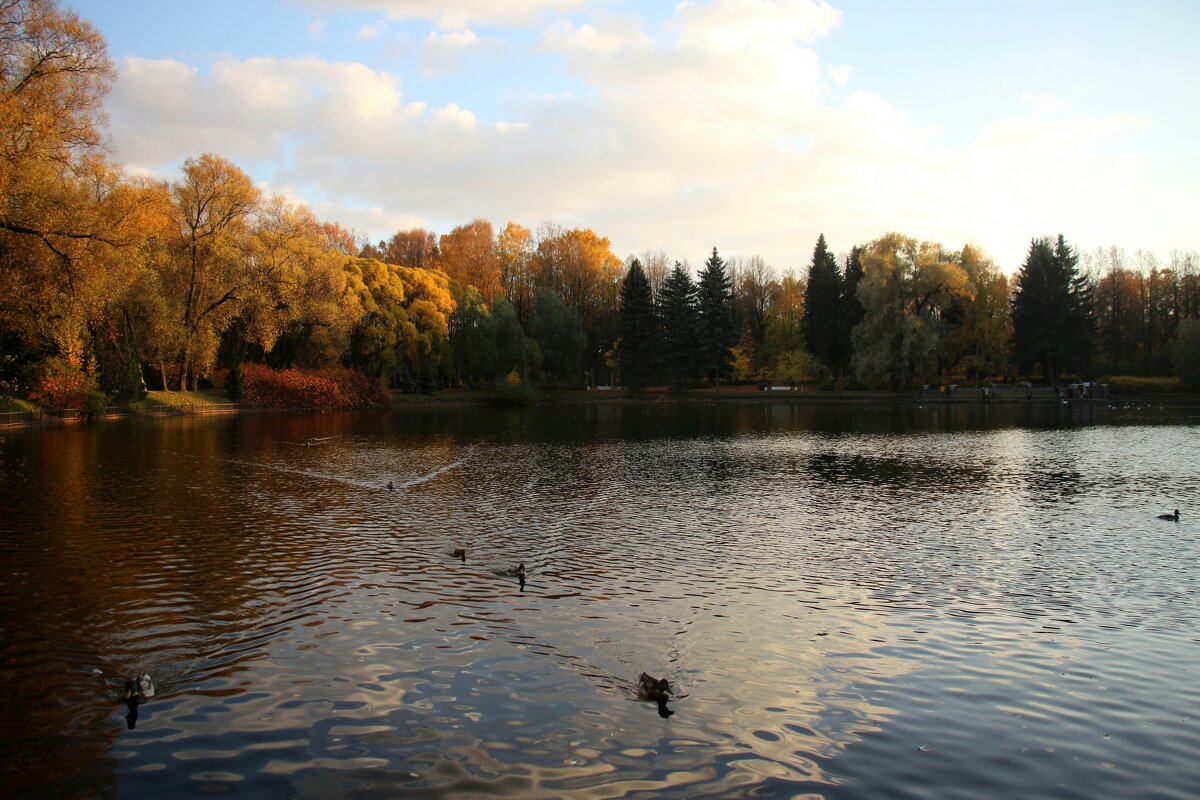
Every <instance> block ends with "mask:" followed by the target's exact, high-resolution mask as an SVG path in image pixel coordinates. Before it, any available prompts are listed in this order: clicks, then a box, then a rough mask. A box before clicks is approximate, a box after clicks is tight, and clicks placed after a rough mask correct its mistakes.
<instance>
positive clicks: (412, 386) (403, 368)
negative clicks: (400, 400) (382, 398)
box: [400, 359, 417, 394]
mask: <svg viewBox="0 0 1200 800" xmlns="http://www.w3.org/2000/svg"><path fill="white" fill-rule="evenodd" d="M400 391H402V392H404V393H405V394H416V393H417V379H416V378H414V377H413V374H412V370H411V369H409V368H408V359H401V360H400Z"/></svg>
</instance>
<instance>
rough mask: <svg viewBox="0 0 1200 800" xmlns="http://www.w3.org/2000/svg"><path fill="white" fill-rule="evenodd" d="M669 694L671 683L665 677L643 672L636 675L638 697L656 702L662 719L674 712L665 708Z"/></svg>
mask: <svg viewBox="0 0 1200 800" xmlns="http://www.w3.org/2000/svg"><path fill="white" fill-rule="evenodd" d="M671 694H672V692H671V684H670V682H669V681H668V680H667V679H666V678H654V677H651V676H650V675H648V674H647V673H645V672H643V673H642V674H641V675H640V676H638V699H639V700H647V701H650V702H654V703H658V715H659V716H660V717H662V718H663V719H666V718H667V717H669V716H671V715H672V714H674V713H675V712H674V711H672V710H671V709H669V708H667V700H669V699H670V697H671Z"/></svg>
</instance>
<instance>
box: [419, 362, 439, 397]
mask: <svg viewBox="0 0 1200 800" xmlns="http://www.w3.org/2000/svg"><path fill="white" fill-rule="evenodd" d="M437 390H438V382H437V368H436V367H434V365H433V359H432V358H430V357H428V356H425V357H424V358H422V359H421V394H433V393H434V392H436V391H437Z"/></svg>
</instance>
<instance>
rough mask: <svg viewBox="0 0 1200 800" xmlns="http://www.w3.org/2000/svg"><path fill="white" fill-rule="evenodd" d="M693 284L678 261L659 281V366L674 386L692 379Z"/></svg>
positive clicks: (694, 360) (695, 362) (694, 335)
mask: <svg viewBox="0 0 1200 800" xmlns="http://www.w3.org/2000/svg"><path fill="white" fill-rule="evenodd" d="M698 313H699V312H698V310H697V308H696V284H695V283H693V282H692V276H691V275H689V274H688V272H687V270H685V269H684V268H683V265H681V264H680V263H679V262H678V261H676V262H675V268H674V269H672V270H671V274H670V275H668V276H667V279H666V281H664V282H663V287H662V292H661V294H660V296H659V318H660V319H661V320H662V332H663V343H662V366H663V371H664V373H665V374H666V378H667V380H669V381H670V382H671V386H672V388H674V389H685V388H687V387H688V386H691V385H692V384H693V383H695V381H696V374H697V372H698V369H699V366H698V365H699V362H698V360H697V358H696V356H697V353H696V338H697V330H698V329H697V325H698Z"/></svg>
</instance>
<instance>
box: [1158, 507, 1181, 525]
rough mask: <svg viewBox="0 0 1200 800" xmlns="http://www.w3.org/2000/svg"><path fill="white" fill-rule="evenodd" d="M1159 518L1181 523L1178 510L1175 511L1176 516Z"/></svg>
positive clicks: (1161, 515)
mask: <svg viewBox="0 0 1200 800" xmlns="http://www.w3.org/2000/svg"><path fill="white" fill-rule="evenodd" d="M1158 518H1159V519H1169V520H1172V521H1173V522H1179V509H1178V508H1177V509H1175V513H1174V514H1159V515H1158Z"/></svg>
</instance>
